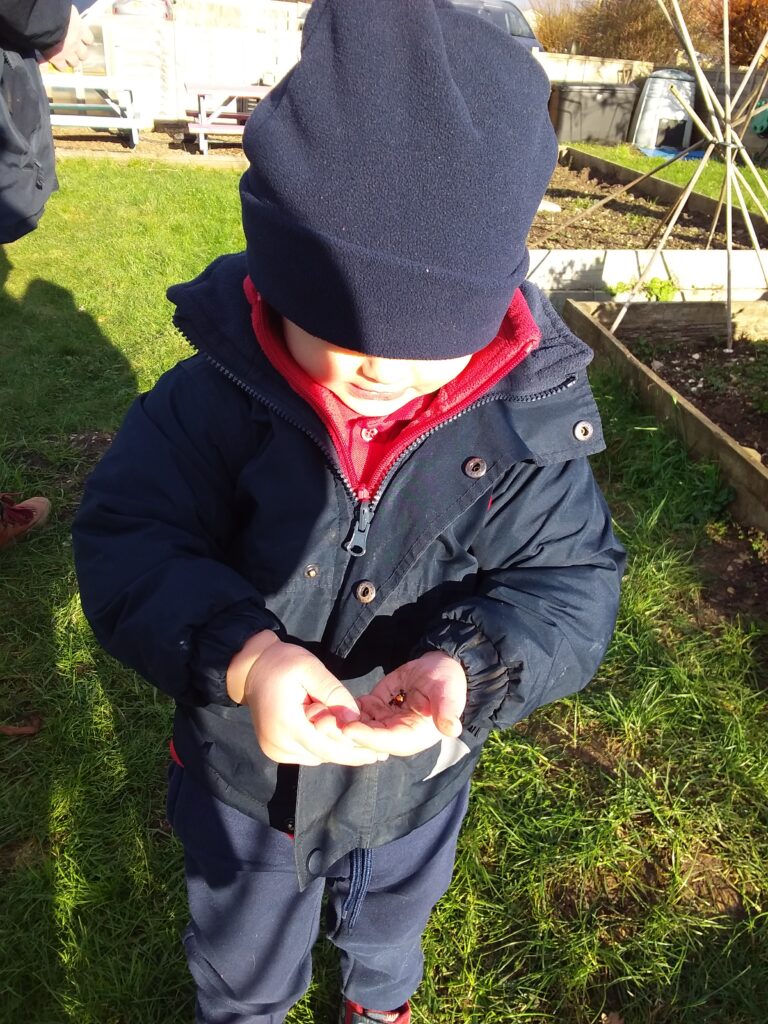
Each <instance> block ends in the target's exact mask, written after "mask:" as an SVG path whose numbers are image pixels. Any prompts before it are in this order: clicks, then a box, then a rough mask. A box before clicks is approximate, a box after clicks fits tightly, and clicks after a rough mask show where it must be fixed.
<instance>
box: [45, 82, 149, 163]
mask: <svg viewBox="0 0 768 1024" xmlns="http://www.w3.org/2000/svg"><path fill="white" fill-rule="evenodd" d="M43 84H44V85H45V90H46V92H47V93H48V103H49V105H50V110H51V124H52V125H62V126H67V127H70V128H81V127H82V128H107V129H109V128H117V129H118V130H121V131H127V132H128V134H129V136H130V140H131V146H136V145H137V144H138V141H139V125H140V122H139V118H138V115H137V113H136V110H135V109H134V105H133V90H132V89H131V87H130V86H129V85H126V84H125V82H123V81H120V80H118V79H116V78H114V77H111V76H108V75H87V74H71V75H70V74H61V73H60V74H55V73H53V74H51V73H46V74H44V75H43ZM62 91H65V92H67V93H68V94H70V95H68V96H67V98H66V99H62V98H61V97H60V95H59V96H57V93H58V94H61V92H62ZM72 93H74V97H72V95H71V94H72ZM89 93H90V94H91V98H89V96H88V94H89ZM94 94H95V96H96V97H97V99H96V100H94V99H93V96H94Z"/></svg>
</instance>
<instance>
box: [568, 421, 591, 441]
mask: <svg viewBox="0 0 768 1024" xmlns="http://www.w3.org/2000/svg"><path fill="white" fill-rule="evenodd" d="M594 432H595V428H594V427H593V426H592V424H591V423H590V422H589V420H579V422H578V423H577V424H576V426H575V427H574V428H573V436H574V437H575V438H576V440H577V441H588V440H589V439H590V437H592V435H593V434H594Z"/></svg>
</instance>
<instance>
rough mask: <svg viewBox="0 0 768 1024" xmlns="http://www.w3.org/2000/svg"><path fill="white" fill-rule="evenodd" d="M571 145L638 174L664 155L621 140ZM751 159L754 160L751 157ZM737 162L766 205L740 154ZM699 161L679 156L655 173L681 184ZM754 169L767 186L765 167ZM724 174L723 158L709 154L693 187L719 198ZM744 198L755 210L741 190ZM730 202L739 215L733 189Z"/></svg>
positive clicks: (659, 162)
mask: <svg viewBox="0 0 768 1024" xmlns="http://www.w3.org/2000/svg"><path fill="white" fill-rule="evenodd" d="M572 148H573V149H580V150H583V151H584V152H585V153H592V154H594V155H595V156H599V157H602V159H603V160H612V161H613V162H614V163H617V164H622V165H623V166H624V167H631V168H632V170H635V171H637V173H638V175H640V174H645V173H646V172H647V171H650V170H652V169H653V168H654V167H660V166H661V165H662V164H663V163H664V162H665V160H666V159H667V158H665V157H651V156H645V154H643V153H641V152H640V150H639V149H636V148H635V146H630V145H629V144H628V143H622V144H621V145H620V146H599V145H597V144H595V143H591V142H589V143H588V142H579V143H576V144H574V145H573V147H572ZM705 148H706V147H705V144H704V143H702V146H701V149H705ZM752 159H753V161H754V157H753V158H752ZM737 163H738V166H739V169H740V170H741V171H742V173H743V174H744V176H745V178H746V179H747V181H748V182H749V184H750V186H751V187H752V190H753V191H754V192H755V194H756V195H757V197H758V199H760V202H761V203H762V205H763V207H764V208H766V209H768V199H767V198H766V196H765V193H764V192H763V191H762V190H761V188H760V186H759V184H758V183H757V181H756V180H755V176H754V174H753V173H752V172H751V170H749V168H748V167H746V165H745V164H744V163H743V161H742V160H741V158H740V157H739V158H738V160H737ZM698 165H699V161H698V160H678V161H677V162H676V163H674V164H670V166H669V167H666V168H665V169H664V170H663V171H659V173H658V175H657V177H658V178H661V179H663V180H664V181H671V182H672V183H673V184H675V185H679V186H680V187H681V188H684V187H685V186H686V185H687V184H688V182H689V181H690V180H691V178H692V177H693V175H694V173H695V171H696V168H697V167H698ZM757 171H758V173H759V175H760V177H761V179H762V181H763V182H764V183H765V185H766V186H768V170H766V168H764V167H758V168H757ZM724 178H725V164H724V163H723V162H722V160H719V159H717V158H716V157H712V158H710V159H709V160H708V161H707V166H706V167H705V168H704V171H703V172H702V174H701V177H700V178H699V180H698V181H697V182H696V189H695V191H696V192H700V193H701V194H702V195H705V196H710V197H711V198H712V199H719V198H720V190H721V188H722V186H723V181H724ZM742 190H743V189H742ZM744 198H745V199H746V200H747V204H748V206H749V208H750V210H751V211H752V212H753V213H758V212H759V211H758V208H757V207H756V206H755V204H754V202H753V201H752V200H751V199H750V198H749V197H748V195H747V194H746V193H745V194H744ZM733 204H734V211H735V212H736V213H737V215H738V217H739V218H741V213H740V211H739V206H738V199H737V197H736V193H735V192H734V195H733Z"/></svg>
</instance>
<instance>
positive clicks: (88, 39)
mask: <svg viewBox="0 0 768 1024" xmlns="http://www.w3.org/2000/svg"><path fill="white" fill-rule="evenodd" d="M91 43H93V33H92V32H91V30H90V29H89V28H88V26H87V25H86V24H85V22H84V21H83V19H82V18H81V17H80V14H79V12H78V10H77V8H76V7H73V8H72V10H71V11H70V14H69V26H68V28H67V34H66V35H65V36H64V38H63V39H60V40H59V42H58V43H56V45H55V46H52V47H51V48H50V49H49V50H46V51H45V52H44V53H43V57H44V58H45V60H47V61H48V62H49V63H50V64H52V65H53V66H54V67H55V68H56V70H57V71H65V70H66V69H67V67H71V68H74V67H77V66H78V64H82V62H83V61H84V60H85V58H86V56H87V55H88V47H89V46H90V45H91Z"/></svg>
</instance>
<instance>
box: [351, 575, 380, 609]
mask: <svg viewBox="0 0 768 1024" xmlns="http://www.w3.org/2000/svg"><path fill="white" fill-rule="evenodd" d="M355 597H356V598H357V600H358V601H359V602H360V604H370V603H371V601H372V600H373V599H374V597H376V587H374V585H373V584H372V583H371V581H370V580H363V581H362V583H358V584H357V586H356V587H355Z"/></svg>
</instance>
